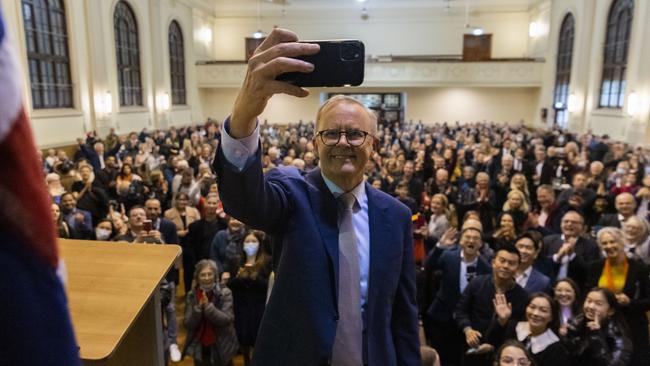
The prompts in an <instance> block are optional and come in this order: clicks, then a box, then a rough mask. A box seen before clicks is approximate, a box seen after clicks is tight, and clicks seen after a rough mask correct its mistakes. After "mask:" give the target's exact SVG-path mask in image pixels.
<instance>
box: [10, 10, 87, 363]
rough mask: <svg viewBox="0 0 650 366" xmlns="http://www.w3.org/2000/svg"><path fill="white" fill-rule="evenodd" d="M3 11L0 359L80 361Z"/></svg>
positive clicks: (37, 361) (54, 239)
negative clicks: (58, 269)
mask: <svg viewBox="0 0 650 366" xmlns="http://www.w3.org/2000/svg"><path fill="white" fill-rule="evenodd" d="M8 38H9V37H8V35H7V31H6V29H5V26H4V22H3V16H2V13H1V12H0V172H1V173H0V271H2V273H1V274H0V294H2V300H1V301H0V365H30V366H31V365H66V366H69V365H73V366H74V365H79V364H80V360H79V352H78V347H77V345H76V342H75V339H74V333H73V330H72V324H71V322H70V315H69V312H68V307H67V300H66V296H65V291H64V288H63V284H62V283H61V280H60V279H59V277H58V276H57V274H56V270H57V267H58V265H59V257H58V250H57V242H56V234H55V228H54V222H53V219H52V214H51V207H50V205H51V199H50V198H49V196H48V194H47V191H46V189H45V183H44V177H43V173H42V170H41V169H40V166H39V159H38V157H37V154H36V145H35V143H34V139H33V136H32V131H31V127H30V124H29V119H28V117H27V115H26V113H25V109H24V107H23V100H22V95H23V92H22V87H21V78H22V75H23V73H22V71H21V69H20V67H19V64H18V62H17V58H16V54H15V52H14V49H13V47H12V45H11V44H10V42H9V39H8Z"/></svg>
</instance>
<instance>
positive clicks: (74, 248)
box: [59, 239, 181, 365]
mask: <svg viewBox="0 0 650 366" xmlns="http://www.w3.org/2000/svg"><path fill="white" fill-rule="evenodd" d="M59 248H60V251H61V257H62V258H63V260H64V261H65V266H66V269H67V284H66V292H67V296H68V303H69V308H70V315H71V318H72V324H73V326H74V331H75V336H76V338H77V342H78V344H79V347H80V355H81V358H82V360H83V361H84V364H86V365H162V364H163V349H162V314H161V309H160V296H159V293H158V286H159V284H160V281H161V280H162V279H163V277H164V276H165V274H166V273H167V271H168V270H169V269H170V268H171V267H172V265H173V263H174V261H175V260H176V258H178V257H179V256H180V254H181V248H180V247H179V246H178V245H153V244H129V243H114V242H100V241H87V240H63V239H61V240H59Z"/></svg>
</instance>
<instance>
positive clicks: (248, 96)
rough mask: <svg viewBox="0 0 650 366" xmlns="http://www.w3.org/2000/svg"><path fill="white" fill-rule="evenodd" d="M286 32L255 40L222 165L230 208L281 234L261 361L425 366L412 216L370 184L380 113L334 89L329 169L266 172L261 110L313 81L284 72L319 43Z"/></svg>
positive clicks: (324, 135)
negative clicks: (294, 79)
mask: <svg viewBox="0 0 650 366" xmlns="http://www.w3.org/2000/svg"><path fill="white" fill-rule="evenodd" d="M297 41H298V37H297V35H296V34H294V33H293V32H291V31H288V30H283V29H279V28H276V29H274V30H273V31H272V32H271V33H270V34H269V36H268V37H267V38H266V40H265V41H264V42H263V43H262V44H261V45H260V46H259V47H258V48H257V50H256V51H255V53H254V54H253V56H252V58H251V59H250V60H249V62H248V71H247V74H246V77H245V80H244V83H243V85H242V88H241V90H240V91H239V94H238V96H237V98H236V100H235V105H234V108H233V111H232V114H231V116H230V117H229V118H228V119H227V120H226V121H225V122H224V126H223V127H224V128H223V132H222V135H221V143H220V144H219V148H218V150H217V154H216V156H215V159H214V163H213V167H214V169H215V171H216V173H217V177H218V181H219V193H220V194H221V198H222V200H223V206H224V209H225V211H226V212H227V213H228V214H229V215H232V216H233V217H235V218H237V219H239V220H241V221H242V222H244V223H245V224H246V225H249V226H251V227H253V228H255V229H259V230H263V231H264V232H266V233H268V234H270V235H272V236H273V238H274V250H273V254H274V257H275V258H277V259H276V260H275V261H274V264H275V266H274V272H275V274H276V276H275V282H274V285H273V289H272V291H271V294H270V297H269V300H268V304H267V307H266V310H265V314H264V318H263V320H262V324H261V326H260V331H259V334H258V337H257V343H256V346H255V351H254V354H253V357H252V361H251V364H252V365H265V366H269V365H271V366H273V365H325V364H332V365H337V366H347V365H350V366H352V365H354V366H359V365H365V364H369V365H379V364H381V365H398V364H399V365H413V366H415V365H420V344H419V339H418V318H417V306H416V300H415V299H416V286H415V266H414V257H413V235H412V228H411V213H410V211H409V209H408V208H407V207H406V206H404V205H403V204H401V203H399V202H398V201H397V200H395V199H394V198H393V197H391V196H389V195H387V194H385V193H383V192H381V191H379V190H377V189H375V188H373V187H372V186H371V185H370V184H369V183H367V182H365V181H364V169H365V166H366V163H367V162H368V160H369V158H370V156H371V154H372V152H373V151H374V146H375V145H376V137H375V135H376V133H377V118H376V116H375V114H374V113H373V112H372V111H370V110H369V109H367V108H366V107H365V106H364V105H363V104H361V103H360V102H358V101H357V100H356V99H353V98H351V97H346V96H335V97H333V98H330V99H329V100H328V101H326V102H325V103H324V104H323V105H322V106H321V107H320V108H319V110H318V112H317V114H316V129H315V133H314V139H313V144H314V146H315V147H316V152H317V156H318V158H319V160H320V167H318V168H315V169H313V170H311V171H310V172H309V173H308V174H307V175H304V176H303V175H302V174H301V173H300V172H299V171H298V170H297V169H296V168H295V167H291V166H289V167H279V168H277V169H271V170H269V171H268V172H267V173H266V174H264V173H263V170H262V169H263V166H262V158H261V153H262V152H261V148H260V143H259V124H258V122H257V117H258V116H259V115H260V114H261V113H262V112H263V111H264V109H265V107H266V104H267V102H268V100H269V99H270V98H271V97H272V96H273V95H274V94H279V93H285V94H289V95H292V96H296V97H305V96H307V95H308V93H309V92H308V91H307V90H306V89H303V88H300V87H298V86H295V85H291V84H288V83H285V82H282V81H278V80H276V79H275V78H276V76H278V75H280V74H282V73H285V72H303V73H308V72H311V71H312V70H313V69H314V65H312V64H309V63H307V62H305V61H301V60H298V59H294V58H292V57H296V56H301V55H309V54H315V53H317V52H318V51H319V46H318V45H316V44H309V43H298V42H297Z"/></svg>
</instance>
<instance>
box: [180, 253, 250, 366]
mask: <svg viewBox="0 0 650 366" xmlns="http://www.w3.org/2000/svg"><path fill="white" fill-rule="evenodd" d="M194 281H195V285H194V286H193V288H192V291H190V292H189V293H188V294H187V297H186V298H185V319H184V321H183V322H184V324H185V327H186V328H187V340H186V342H185V348H184V350H183V354H188V355H190V356H192V358H193V359H194V365H195V366H227V365H232V358H233V357H234V356H235V354H236V353H237V349H238V347H239V344H238V343H237V335H236V333H235V327H234V313H233V300H232V292H231V291H230V289H228V288H227V287H221V286H220V284H219V281H218V270H217V264H216V263H214V261H211V260H209V259H204V260H201V261H199V262H198V263H197V264H196V268H195V270H194Z"/></svg>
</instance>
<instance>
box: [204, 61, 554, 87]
mask: <svg viewBox="0 0 650 366" xmlns="http://www.w3.org/2000/svg"><path fill="white" fill-rule="evenodd" d="M543 66H544V63H542V62H430V63H423V62H417V63H409V62H391V63H386V64H383V63H366V74H365V80H364V83H363V84H362V86H364V87H403V88H407V87H436V86H463V87H467V86H477V87H540V86H541V85H542V69H543ZM196 74H197V84H198V87H199V88H239V87H240V86H241V83H242V81H243V80H244V77H245V75H246V64H244V63H240V64H212V65H196Z"/></svg>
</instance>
